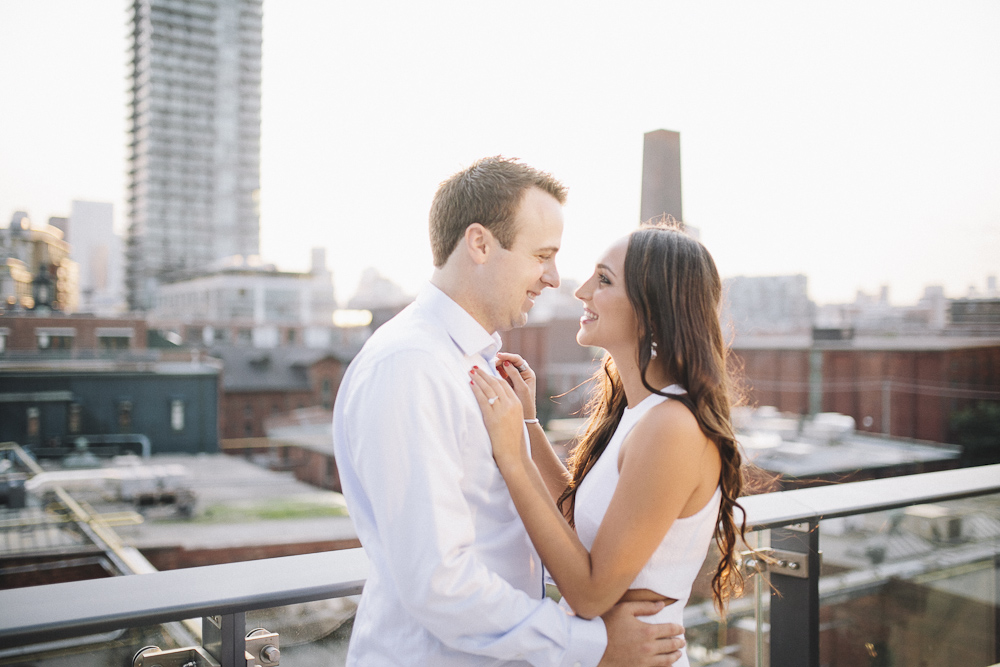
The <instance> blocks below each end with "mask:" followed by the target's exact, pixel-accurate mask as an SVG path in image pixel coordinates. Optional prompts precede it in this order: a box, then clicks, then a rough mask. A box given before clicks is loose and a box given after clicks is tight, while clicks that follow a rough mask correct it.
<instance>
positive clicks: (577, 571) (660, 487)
mask: <svg viewBox="0 0 1000 667" xmlns="http://www.w3.org/2000/svg"><path fill="white" fill-rule="evenodd" d="M505 388H506V389H509V387H508V386H507V385H506V383H501V382H499V381H496V380H495V379H494V378H485V377H482V376H481V375H480V376H479V377H476V376H475V375H474V380H473V389H474V391H475V392H476V396H477V399H479V401H480V406H481V407H482V408H483V413H484V421H485V423H486V425H487V428H488V429H489V431H490V438H491V440H492V441H493V450H494V458H495V459H496V461H497V465H498V466H499V468H500V472H501V474H503V477H504V480H505V481H506V482H507V486H508V488H509V490H510V494H511V497H512V498H513V500H514V505H515V507H516V508H517V511H518V514H519V515H520V516H521V520H522V521H523V522H524V525H525V528H526V529H527V531H528V535H529V536H530V537H531V541H532V543H533V544H534V545H535V548H536V549H537V550H538V552H539V555H540V556H541V557H542V561H543V562H544V563H545V566H546V567H547V568H548V570H549V572H550V573H551V574H552V577H553V579H554V580H555V581H556V584H557V585H558V586H559V590H560V592H561V593H562V595H563V597H565V598H566V601H567V602H568V603H569V605H570V606H571V607H572V608H573V610H574V611H575V612H576V613H577V615H579V616H582V617H584V618H593V617H595V616H599V615H600V614H603V613H604V612H606V611H607V610H608V609H610V608H611V607H612V606H613V605H614V604H615V603H616V602H617V601H618V600H619V599H620V598H621V596H622V595H623V594H624V593H625V591H626V590H628V587H629V585H630V584H631V583H632V581H633V580H634V579H635V577H636V575H637V574H638V573H639V570H641V569H642V567H643V565H645V564H646V562H647V561H648V560H649V558H650V556H652V554H653V551H655V550H656V547H657V546H658V545H659V544H660V542H662V541H663V537H664V535H666V533H667V530H669V528H670V525H671V524H672V523H673V522H674V520H676V519H677V518H678V517H679V516H682V512H684V511H685V510H686V509H688V504H689V501H691V500H692V498H693V497H694V496H695V495H696V491H701V493H699V494H697V495H702V494H703V493H704V491H703V490H702V487H703V486H704V485H705V483H706V481H707V483H708V484H710V487H711V490H710V491H709V497H710V495H711V493H712V492H714V488H715V484H716V483H717V481H718V470H717V469H716V470H715V472H714V477H712V476H711V475H712V472H711V468H712V466H711V465H709V466H706V465H705V464H706V462H708V463H710V462H711V458H712V457H711V456H706V455H705V454H706V451H714V447H711V443H710V441H708V439H707V438H706V437H705V436H704V434H703V433H702V432H701V430H700V428H698V424H697V422H696V421H695V419H694V417H693V416H692V415H691V413H690V412H688V410H687V409H686V408H685V407H684V406H682V405H680V404H678V403H675V402H672V401H666V402H664V403H663V404H661V405H658V406H656V407H654V408H653V409H652V410H650V411H649V413H647V414H646V415H645V416H644V417H643V419H641V420H640V422H639V423H638V424H637V425H636V426H635V428H634V429H633V431H632V433H631V434H630V435H629V437H628V439H627V441H626V443H625V446H624V447H623V450H624V456H623V459H622V461H621V469H620V477H619V482H618V485H617V487H616V489H615V493H614V495H613V497H612V500H611V504H610V506H609V507H608V511H607V513H606V515H605V517H604V520H603V521H602V523H601V526H600V528H599V530H598V534H597V537H596V538H595V540H594V544H593V547H592V550H591V551H590V552H588V551H587V549H586V548H585V547H584V546H583V544H582V543H581V542H580V539H579V537H577V535H576V532H575V531H574V530H573V529H572V528H571V527H570V526H569V524H568V523H566V521H565V519H564V518H563V517H562V515H561V514H560V513H559V510H558V509H557V508H556V506H555V503H554V502H553V501H552V496H551V493H550V492H549V489H548V487H547V485H546V484H545V482H544V481H543V479H542V476H541V474H540V473H539V470H538V468H537V467H536V466H535V464H534V463H533V462H532V460H531V459H530V458H529V456H528V454H527V453H526V450H525V447H524V443H523V432H521V430H520V423H519V422H520V416H519V414H517V413H518V411H517V410H516V409H515V408H517V407H518V405H517V403H516V397H515V396H514V395H513V392H512V391H511V392H510V394H505ZM491 396H497V400H496V401H494V403H493V404H492V405H490V404H489V402H488V398H489V397H491ZM511 414H513V415H514V416H513V417H511ZM715 456H716V457H717V454H715ZM707 500H708V498H706V499H705V501H706V502H707ZM694 509H695V511H696V510H697V509H698V508H694ZM691 513H693V512H691ZM685 515H686V514H685Z"/></svg>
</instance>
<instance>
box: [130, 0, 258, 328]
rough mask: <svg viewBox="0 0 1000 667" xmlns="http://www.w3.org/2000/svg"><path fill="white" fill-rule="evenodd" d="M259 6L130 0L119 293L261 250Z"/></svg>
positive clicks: (143, 294)
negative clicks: (125, 226) (125, 210)
mask: <svg viewBox="0 0 1000 667" xmlns="http://www.w3.org/2000/svg"><path fill="white" fill-rule="evenodd" d="M261 3H262V0H133V2H132V3H131V5H130V6H129V9H128V14H129V24H128V25H129V31H130V36H131V49H130V51H129V55H130V58H131V62H130V72H129V84H130V90H129V92H130V94H131V95H130V97H131V100H130V104H129V117H130V118H129V129H128V135H129V137H128V138H129V155H128V172H129V185H128V203H129V230H128V241H127V250H126V261H127V270H126V289H127V296H128V305H129V307H130V308H131V309H132V310H146V309H148V308H150V307H151V306H152V298H153V294H154V292H155V290H156V286H157V285H158V284H160V283H161V282H164V281H166V280H170V279H171V278H173V277H180V276H183V275H186V274H190V272H192V271H196V270H198V269H200V268H202V267H204V266H206V265H208V264H210V263H211V262H212V261H213V260H216V259H220V258H222V257H228V256H231V255H244V256H247V255H256V254H259V250H260V216H259V213H258V207H257V202H258V193H259V189H260V65H261V21H262V10H261Z"/></svg>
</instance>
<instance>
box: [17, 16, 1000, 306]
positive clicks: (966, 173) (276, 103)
mask: <svg viewBox="0 0 1000 667" xmlns="http://www.w3.org/2000/svg"><path fill="white" fill-rule="evenodd" d="M614 4H615V5H616V6H614V7H613V8H612V3H607V2H600V3H599V2H570V1H568V0H565V1H558V2H556V1H553V2H547V1H544V0H537V1H535V2H475V1H471V0H464V1H462V2H431V1H428V2H416V1H413V0H407V1H399V2H377V1H367V2H339V1H324V2H320V1H319V0H314V1H309V2H307V1H305V0H280V1H279V0H265V2H264V64H263V122H262V156H261V159H262V191H261V198H262V203H261V207H262V210H261V226H262V234H261V240H262V253H263V254H264V256H265V257H266V258H267V259H269V260H270V261H273V262H276V263H277V264H278V265H279V266H280V267H281V268H286V269H292V270H299V269H305V268H306V267H307V265H308V257H309V248H310V247H311V246H318V245H322V246H326V247H327V248H328V257H329V264H330V267H331V268H332V270H333V272H334V277H335V280H336V281H337V287H338V294H339V296H340V298H341V299H346V298H347V297H348V296H350V295H351V294H352V293H353V292H354V289H355V287H356V285H357V279H358V276H359V274H360V272H361V271H362V270H363V269H364V268H365V267H366V266H376V267H377V268H379V269H380V271H381V272H382V273H384V274H385V275H387V276H389V277H390V278H392V279H394V280H396V281H397V282H400V283H401V284H403V285H404V287H406V288H407V289H409V290H411V291H413V290H415V289H416V288H417V287H418V286H419V284H420V283H421V281H422V280H424V279H426V278H427V277H428V276H429V274H430V266H431V261H430V250H429V247H428V243H427V232H426V224H427V222H426V220H427V209H428V207H429V204H430V200H431V197H432V196H433V193H434V190H435V188H436V186H437V184H438V183H439V182H440V181H441V180H442V179H444V178H445V177H447V176H448V175H449V174H451V173H452V172H454V171H456V170H457V169H459V168H461V167H463V166H465V165H468V164H469V163H471V162H472V161H473V160H475V159H476V158H478V157H481V156H484V155H493V154H503V155H508V156H517V157H521V158H523V159H524V160H526V161H528V162H530V163H531V164H533V165H535V166H538V167H541V168H544V169H547V170H549V171H551V172H553V173H554V174H555V175H556V176H557V177H559V178H561V179H562V180H563V181H564V182H566V183H567V184H568V185H569V187H570V200H569V204H568V206H567V207H566V218H567V226H566V232H565V235H564V238H563V252H562V253H561V255H560V259H561V264H560V268H561V270H562V273H563V275H564V276H569V277H577V278H585V277H586V275H587V274H588V273H589V271H590V267H591V266H592V264H593V262H594V261H595V260H596V258H597V257H598V255H599V253H600V252H601V250H602V249H603V248H604V247H605V246H606V245H607V244H608V243H609V242H610V241H612V240H613V239H614V238H616V237H617V236H620V235H622V234H624V233H625V232H627V231H628V230H629V229H631V228H632V227H633V226H634V225H635V224H636V223H637V222H638V216H639V193H640V173H641V167H642V135H643V133H644V132H646V131H649V130H654V129H658V128H666V129H671V130H676V131H679V132H680V133H681V160H682V173H683V176H682V180H683V197H684V213H685V218H686V219H687V221H688V222H690V223H691V224H693V225H696V226H698V227H700V228H701V232H702V240H703V241H704V242H705V244H706V245H707V246H708V247H709V249H710V250H711V251H712V253H713V254H714V255H715V258H716V261H717V263H718V265H719V269H720V271H721V272H722V274H723V275H724V276H733V275H774V274H785V273H800V272H801V273H806V274H808V275H809V286H810V294H811V296H812V297H813V298H814V299H816V300H819V301H821V302H828V301H835V300H850V299H852V298H853V295H854V292H855V291H856V290H858V289H863V290H866V291H869V292H874V291H876V290H877V289H878V287H879V285H881V284H883V283H889V284H891V285H892V298H893V301H894V302H897V303H908V302H912V301H914V300H915V299H916V298H917V297H918V296H919V294H920V293H921V291H922V289H923V286H924V285H926V284H943V285H944V286H945V289H946V293H947V294H949V295H950V296H961V295H964V294H965V291H966V289H967V288H968V286H969V285H970V284H975V285H977V286H978V287H980V288H982V287H983V285H984V284H985V278H986V276H987V275H989V274H998V273H1000V37H998V35H1000V2H996V1H995V0H986V1H980V2H975V1H964V0H963V1H962V2H940V1H936V2H892V3H890V2H845V3H804V2H801V1H796V2H754V3H704V2H693V1H692V2H663V1H659V2H627V1H626V2H619V3H614ZM125 6H126V3H125V2H122V1H121V0H92V1H90V2H80V1H79V0H62V1H57V0H0V224H6V223H7V221H8V220H9V219H10V215H11V213H12V212H13V211H15V210H27V211H28V212H29V213H30V214H31V216H32V217H33V218H34V219H36V220H45V219H47V218H48V217H49V216H51V215H66V214H68V212H69V209H70V202H71V200H73V199H86V200H93V201H111V202H114V203H115V216H116V226H117V227H118V228H120V229H124V227H125V223H126V221H125V208H124V202H123V199H124V191H125V148H124V145H125V83H126V81H125V76H126V69H125V61H126V34H125V30H126V29H125V20H126V11H125Z"/></svg>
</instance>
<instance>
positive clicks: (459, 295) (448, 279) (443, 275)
mask: <svg viewBox="0 0 1000 667" xmlns="http://www.w3.org/2000/svg"><path fill="white" fill-rule="evenodd" d="M431 284H432V285H434V287H437V288H438V289H439V290H441V291H442V292H444V293H445V295H447V296H448V298H450V299H451V300H452V301H454V302H455V303H457V304H458V305H459V306H461V307H462V310H464V311H465V312H467V313H468V314H469V315H471V316H472V319H474V320H476V322H478V323H479V326H481V327H482V328H483V329H485V330H486V331H487V333H490V334H493V333H496V327H495V326H492V323H490V322H487V321H486V317H485V316H484V312H485V311H484V309H483V308H482V307H480V306H479V305H478V304H479V303H480V299H479V295H478V293H477V291H476V289H475V286H474V284H473V282H472V281H471V280H468V279H467V277H462V276H458V275H456V274H455V272H454V271H449V270H448V266H447V265H445V266H443V267H441V268H439V269H434V273H433V275H431Z"/></svg>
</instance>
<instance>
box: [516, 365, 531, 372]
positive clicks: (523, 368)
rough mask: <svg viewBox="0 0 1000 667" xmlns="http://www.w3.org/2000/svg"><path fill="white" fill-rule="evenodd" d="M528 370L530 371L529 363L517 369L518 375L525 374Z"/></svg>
mask: <svg viewBox="0 0 1000 667" xmlns="http://www.w3.org/2000/svg"><path fill="white" fill-rule="evenodd" d="M526 370H528V364H527V363H524V364H521V365H520V366H518V367H517V372H518V373H523V372H524V371H526Z"/></svg>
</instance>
